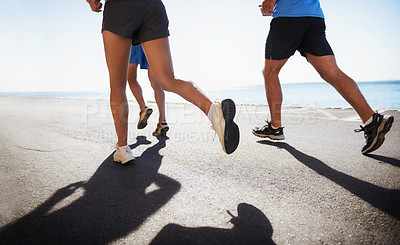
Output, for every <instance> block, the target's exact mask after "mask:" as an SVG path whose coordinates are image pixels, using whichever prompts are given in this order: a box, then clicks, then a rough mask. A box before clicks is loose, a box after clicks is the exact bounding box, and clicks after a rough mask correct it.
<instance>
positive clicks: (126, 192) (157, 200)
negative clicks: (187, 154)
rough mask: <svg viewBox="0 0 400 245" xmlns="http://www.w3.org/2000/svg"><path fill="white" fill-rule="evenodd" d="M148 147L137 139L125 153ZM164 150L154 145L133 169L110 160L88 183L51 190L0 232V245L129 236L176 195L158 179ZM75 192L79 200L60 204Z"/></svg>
mask: <svg viewBox="0 0 400 245" xmlns="http://www.w3.org/2000/svg"><path fill="white" fill-rule="evenodd" d="M150 143H151V142H150V141H148V140H147V139H146V138H145V137H143V136H139V137H137V142H136V143H135V144H133V145H131V146H130V147H131V148H136V147H138V146H140V145H143V144H150ZM165 145H166V142H165V139H160V140H159V141H158V142H157V143H156V144H154V145H153V146H152V147H149V148H148V149H146V150H145V151H144V152H143V153H142V154H141V156H139V157H137V160H136V161H135V164H128V165H121V164H117V163H115V162H114V161H113V158H112V154H111V155H110V156H109V157H108V158H107V159H105V160H104V162H103V163H102V164H101V165H100V167H99V168H98V169H97V171H96V172H95V174H94V175H93V176H92V177H91V178H90V179H89V180H88V181H86V182H77V183H73V184H70V185H68V186H66V187H64V188H61V189H59V190H57V191H56V192H55V193H54V194H53V195H52V196H51V197H50V198H49V199H47V200H46V201H45V202H44V203H43V204H41V205H40V206H39V207H37V208H36V209H35V210H33V211H32V212H31V213H29V214H27V215H25V216H24V217H22V218H20V219H19V220H17V221H15V222H13V223H11V224H9V225H7V226H5V227H3V228H2V229H1V230H0V243H2V244H107V243H110V242H112V241H115V240H116V239H119V238H121V237H124V236H126V235H128V234H130V233H131V232H132V231H134V230H136V229H137V228H138V227H140V225H141V224H142V223H143V222H144V221H145V220H146V219H147V218H148V217H149V216H150V215H152V214H153V213H155V212H156V211H157V210H158V209H160V208H161V207H162V206H163V205H165V204H166V203H167V202H168V201H169V200H170V199H171V197H172V196H173V195H175V194H176V193H177V192H178V190H179V189H180V184H179V182H177V181H175V180H173V179H171V178H169V177H167V176H165V175H162V174H159V173H158V169H159V167H160V165H161V160H162V158H163V156H162V155H160V153H159V151H160V150H161V149H162V148H164V147H165ZM149 186H151V188H148V187H149ZM78 190H79V191H81V192H82V193H83V194H82V195H80V196H79V195H78V196H77V197H76V200H72V201H71V202H70V203H69V204H68V203H67V204H65V200H66V199H67V198H71V195H73V194H74V192H78ZM63 200H64V202H62V201H63ZM63 203H64V207H60V208H58V209H57V208H56V207H57V205H60V204H63Z"/></svg>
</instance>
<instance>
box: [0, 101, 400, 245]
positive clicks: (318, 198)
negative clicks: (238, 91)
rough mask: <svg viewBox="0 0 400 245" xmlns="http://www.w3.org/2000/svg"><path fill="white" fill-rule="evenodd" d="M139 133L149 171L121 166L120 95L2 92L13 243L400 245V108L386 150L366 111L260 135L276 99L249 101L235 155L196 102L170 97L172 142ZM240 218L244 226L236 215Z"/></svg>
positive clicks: (4, 201) (2, 188)
mask: <svg viewBox="0 0 400 245" xmlns="http://www.w3.org/2000/svg"><path fill="white" fill-rule="evenodd" d="M149 105H150V106H151V107H152V108H153V109H155V112H154V114H153V115H152V116H151V117H150V120H149V125H148V126H147V127H146V128H145V129H143V130H138V129H137V128H136V123H137V119H138V112H139V109H138V106H137V104H136V103H135V102H133V101H132V102H131V103H130V116H129V130H130V131H129V144H130V145H131V148H132V150H133V153H134V155H135V156H136V157H137V159H136V161H135V163H133V164H127V165H121V164H117V163H114V162H113V160H112V153H113V151H114V150H113V147H114V144H115V142H116V136H115V132H114V125H113V120H112V116H111V112H110V108H109V104H108V101H106V100H83V99H82V100H72V99H48V98H47V99H45V98H25V97H6V96H4V97H0V115H1V116H0V144H1V147H0V154H1V156H2V158H1V164H0V183H1V185H0V227H1V228H0V244H17V243H19V244H150V243H152V244H393V245H395V244H400V146H399V145H400V140H399V139H400V112H399V111H396V110H387V111H380V112H381V113H382V114H391V115H393V116H394V117H395V121H394V124H393V126H392V129H391V131H390V132H389V133H388V134H387V136H386V141H385V143H384V144H383V145H382V147H381V148H380V149H378V150H377V151H375V152H373V153H372V154H370V155H369V156H363V155H362V154H361V152H360V150H361V148H362V146H363V144H364V137H363V134H362V133H354V131H353V130H354V129H356V128H359V125H360V124H361V121H360V120H359V119H358V116H357V114H356V113H355V111H354V110H352V109H317V108H302V107H298V108H292V107H285V108H284V109H283V118H284V126H285V136H286V140H285V141H282V142H274V141H269V140H264V139H261V138H257V137H255V136H254V135H252V133H251V129H252V127H254V126H261V125H262V124H263V123H264V120H265V119H266V117H267V106H265V105H238V106H237V115H236V121H237V123H238V125H239V127H240V130H241V141H240V145H239V147H238V149H237V151H236V152H234V153H233V154H231V155H226V154H225V153H224V152H223V151H222V149H221V146H220V143H219V141H218V137H217V136H216V135H215V136H214V132H213V131H212V129H211V127H210V123H209V122H208V119H207V117H206V116H205V115H203V114H202V113H201V111H200V110H198V109H197V108H195V107H194V106H192V105H189V104H183V103H168V104H167V105H166V109H167V120H168V123H169V125H170V131H169V132H168V136H169V138H168V139H164V140H158V139H157V138H155V137H153V136H152V135H151V133H152V132H153V130H154V129H155V127H156V123H157V118H158V115H157V109H156V106H155V104H154V103H149ZM229 213H230V214H232V215H233V216H235V218H232V216H231V215H230V214H229Z"/></svg>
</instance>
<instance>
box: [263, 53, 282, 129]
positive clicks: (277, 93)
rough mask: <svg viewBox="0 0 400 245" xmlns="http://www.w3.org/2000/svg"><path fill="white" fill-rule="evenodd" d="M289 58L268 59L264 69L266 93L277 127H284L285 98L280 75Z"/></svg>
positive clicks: (272, 120) (273, 122) (273, 123)
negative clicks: (282, 109)
mask: <svg viewBox="0 0 400 245" xmlns="http://www.w3.org/2000/svg"><path fill="white" fill-rule="evenodd" d="M287 60H288V59H283V60H271V59H266V60H265V66H264V70H263V75H264V82H265V84H264V85H265V93H266V95H267V101H268V107H269V111H270V115H271V124H272V126H274V127H277V128H279V127H282V121H281V120H282V119H281V107H282V99H283V96H282V89H281V84H280V81H279V77H278V75H279V72H280V70H281V69H282V67H283V65H285V63H286V61H287Z"/></svg>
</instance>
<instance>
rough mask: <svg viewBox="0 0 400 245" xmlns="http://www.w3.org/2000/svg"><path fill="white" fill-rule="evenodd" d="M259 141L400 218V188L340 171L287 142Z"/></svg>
mask: <svg viewBox="0 0 400 245" xmlns="http://www.w3.org/2000/svg"><path fill="white" fill-rule="evenodd" d="M258 143H261V144H265V145H271V146H276V147H278V148H281V149H285V150H287V151H288V152H289V153H290V154H291V155H292V156H293V157H294V158H296V159H297V160H298V161H299V162H301V163H302V164H304V165H305V166H307V167H309V168H310V169H312V170H314V171H315V172H317V173H318V174H320V175H322V176H324V177H326V178H327V179H329V180H331V181H333V182H334V183H336V184H338V185H340V186H342V187H343V188H345V189H346V190H348V191H350V192H351V193H353V194H354V195H356V196H358V197H360V198H361V199H363V200H364V201H366V202H368V203H369V204H371V205H372V206H374V207H376V208H378V209H380V210H382V211H383V212H385V213H387V214H389V215H391V216H392V217H394V218H396V219H397V220H400V208H399V207H400V190H396V189H387V188H383V187H380V186H377V185H374V184H371V183H368V182H366V181H363V180H359V179H357V178H354V177H352V176H350V175H347V174H345V173H342V172H339V171H337V170H335V169H333V168H331V167H329V166H328V165H327V164H325V163H324V162H322V161H320V160H318V159H317V158H315V157H312V156H309V155H307V154H304V153H303V152H301V151H298V150H297V149H295V148H294V147H292V146H291V145H289V144H287V143H285V142H272V141H269V140H261V141H258Z"/></svg>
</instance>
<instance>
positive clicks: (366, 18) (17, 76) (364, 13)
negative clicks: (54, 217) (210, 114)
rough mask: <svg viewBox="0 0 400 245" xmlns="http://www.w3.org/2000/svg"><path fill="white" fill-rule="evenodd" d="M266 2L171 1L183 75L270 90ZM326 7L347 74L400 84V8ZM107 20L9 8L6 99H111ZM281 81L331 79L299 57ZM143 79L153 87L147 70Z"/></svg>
mask: <svg viewBox="0 0 400 245" xmlns="http://www.w3.org/2000/svg"><path fill="white" fill-rule="evenodd" d="M111 1H112V0H111ZM103 2H104V1H103ZM260 3H261V0H218V1H216V0H201V1H198V0H196V1H195V0H165V1H164V4H165V5H166V8H167V12H168V15H169V19H170V32H171V37H170V42H171V49H172V56H173V61H174V67H175V73H176V75H177V76H178V77H180V78H184V79H189V80H192V81H195V82H196V84H198V85H199V87H200V88H202V89H204V90H209V89H213V88H216V89H223V88H232V87H244V86H250V85H257V84H258V85H261V84H263V79H262V75H261V70H262V67H263V64H264V45H265V39H266V37H267V33H268V30H269V23H270V21H271V17H263V16H261V13H260V10H259V8H258V5H259V4H260ZM321 5H322V8H323V10H324V13H325V17H326V24H327V37H328V41H329V42H330V44H331V46H332V48H333V50H334V52H335V55H336V59H337V61H338V64H339V67H340V68H341V69H342V70H343V71H344V72H345V73H347V74H348V75H350V76H351V77H352V78H354V80H356V81H381V80H400V47H399V45H400V14H399V13H400V1H399V0H382V1H372V0H350V1H349V0H321ZM101 20H102V14H97V13H94V12H92V11H91V10H90V8H89V6H88V4H87V3H86V1H85V0H68V1H66V0H65V1H60V0H40V1H33V0H0V29H1V30H2V34H1V35H0V67H1V74H0V91H108V72H107V68H106V64H105V59H104V51H103V44H102V39H101V33H100V29H101ZM280 78H281V81H282V82H283V83H293V82H315V81H322V80H321V79H320V78H319V76H318V75H317V74H316V72H315V71H314V70H313V69H312V68H311V66H310V65H309V64H308V63H307V62H306V61H305V59H303V58H302V57H301V56H300V55H299V54H296V55H295V56H294V57H292V58H291V59H290V60H289V62H288V63H287V65H286V66H285V67H284V69H283V70H282V72H281V76H280ZM139 80H140V82H141V84H143V86H144V89H145V90H147V89H149V88H150V86H149V83H148V80H147V78H146V73H145V72H144V71H143V72H141V73H140V76H139Z"/></svg>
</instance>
